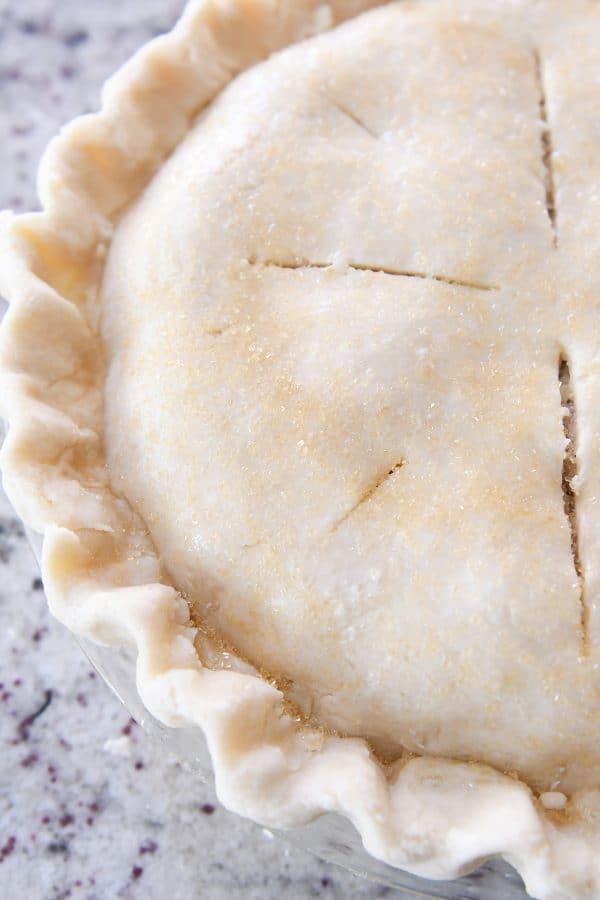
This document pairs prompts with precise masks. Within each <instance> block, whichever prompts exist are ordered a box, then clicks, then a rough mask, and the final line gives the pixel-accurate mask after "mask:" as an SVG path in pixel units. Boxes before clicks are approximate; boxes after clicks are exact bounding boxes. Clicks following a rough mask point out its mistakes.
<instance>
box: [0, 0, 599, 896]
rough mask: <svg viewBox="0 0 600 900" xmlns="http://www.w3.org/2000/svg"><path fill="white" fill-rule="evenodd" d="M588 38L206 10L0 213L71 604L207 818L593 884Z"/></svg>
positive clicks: (213, 0) (581, 16)
mask: <svg viewBox="0 0 600 900" xmlns="http://www.w3.org/2000/svg"><path fill="white" fill-rule="evenodd" d="M370 7H376V8H373V9H370ZM599 46H600V6H599V5H598V3H597V2H594V0H572V2H570V3H568V4H567V3H564V2H559V0H540V2H533V0H529V2H526V0H459V2H457V0H453V2H450V0H447V2H445V0H418V2H417V0H415V2H411V0H407V2H393V3H390V4H387V5H380V4H377V3H375V2H367V0H365V2H362V0H335V2H330V3H328V4H321V5H320V4H318V3H316V2H314V0H294V2H292V0H280V2H278V3H276V4H273V3H272V2H270V0H227V2H226V0H202V2H192V3H190V4H189V5H188V7H187V8H186V11H185V12H184V15H183V17H182V19H181V21H180V23H179V24H178V25H177V26H176V28H175V29H174V31H173V32H172V33H171V34H169V35H167V36H165V37H161V38H159V39H157V40H155V41H153V42H152V43H150V44H149V45H148V46H147V47H146V48H144V49H142V51H141V52H140V53H138V55H137V56H135V57H134V59H133V60H132V61H131V62H130V63H128V64H127V65H126V66H125V67H124V68H123V69H122V70H121V71H120V72H119V73H118V74H117V75H116V76H115V77H114V78H113V79H112V80H111V81H110V82H109V83H108V84H107V86H106V88H105V92H104V97H103V108H102V111H101V112H100V113H99V114H97V115H93V116H86V117H83V118H80V119H78V120H76V121H75V122H73V123H72V124H71V125H69V126H68V127H67V128H66V129H65V130H64V131H63V132H62V134H61V135H60V136H59V137H58V138H56V139H55V140H54V141H53V142H52V144H51V145H50V147H49V149H48V151H47V153H46V155H45V157H44V160H43V163H42V168H41V174H40V192H41V201H42V204H43V211H42V212H41V213H34V214H29V215H23V216H19V217H12V216H11V215H10V214H8V213H7V214H4V216H3V219H2V251H1V259H2V263H1V266H0V270H1V271H0V287H1V289H2V291H3V293H4V294H5V295H6V296H7V297H8V298H9V300H10V301H11V307H10V311H9V313H8V314H7V317H6V319H5V321H4V324H3V327H2V338H1V340H2V359H1V365H2V376H3V377H2V408H3V415H4V416H5V417H6V418H7V419H8V420H9V422H10V433H9V436H8V438H7V440H6V443H5V446H4V450H3V456H2V468H3V476H4V481H5V485H6V488H7V490H8V492H9V495H10V496H11V498H12V500H13V502H14V504H15V506H16V508H17V510H18V512H19V513H20V515H21V516H22V517H23V519H24V520H25V522H26V523H27V524H28V525H30V526H31V527H32V528H34V529H36V530H38V531H40V532H42V533H43V534H44V538H45V540H44V557H43V559H44V561H43V568H44V579H45V584H46V588H47V593H48V597H49V601H50V603H51V606H52V608H53V610H54V612H55V613H56V615H57V616H58V617H59V618H60V619H61V620H62V621H63V622H65V623H66V624H67V625H68V626H69V627H70V628H72V629H73V630H74V631H75V632H77V633H80V634H84V635H86V636H88V637H91V638H93V639H95V640H97V641H100V642H103V643H106V644H119V643H123V642H126V643H129V644H131V645H135V646H136V647H137V650H138V654H139V655H138V664H137V665H138V686H139V691H140V693H141V696H142V698H143V700H144V702H145V703H146V705H147V707H148V708H149V709H150V710H151V712H152V713H153V714H154V715H155V716H157V717H158V718H159V719H161V720H162V721H163V722H165V723H167V724H169V725H182V724H190V723H195V724H197V725H199V726H201V727H202V728H203V729H204V731H205V734H206V736H207V739H208V742H209V746H210V750H211V754H212V757H213V761H214V766H215V773H216V780H217V788H218V791H219V794H220V797H221V799H222V801H223V802H224V803H225V804H226V805H227V806H228V807H230V808H231V809H233V810H235V811H237V812H239V813H241V814H243V815H246V816H250V817H252V818H254V819H256V820H258V821H260V822H262V823H264V824H266V825H270V826H277V827H286V826H291V825H295V824H299V823H302V822H306V821H308V820H310V819H311V818H314V817H315V816H317V815H319V814H320V813H322V812H324V811H337V812H340V813H342V814H344V815H346V816H348V817H349V818H350V819H351V821H352V822H353V823H354V824H355V825H356V827H357V828H358V830H359V831H360V833H361V836H362V838H363V841H364V843H365V846H366V847H367V849H368V850H369V852H371V853H372V854H373V855H374V856H376V857H378V858H380V859H383V860H385V861H386V862H388V863H390V864H391V865H395V866H400V867H402V868H405V869H408V870H409V871H412V872H414V873H416V874H419V875H424V876H427V877H434V878H440V877H443V878H451V877H455V876H456V875H458V874H460V873H461V872H464V871H467V870H468V869H469V868H473V867H475V866H476V865H477V864H478V863H479V862H480V861H481V860H482V859H483V858H486V857H488V856H491V855H494V854H502V855H503V856H504V857H505V858H506V859H508V860H509V861H510V862H511V863H512V864H513V865H515V866H516V867H517V869H518V870H519V871H520V873H521V874H522V876H523V878H524V879H525V883H526V886H527V889H528V891H529V892H530V893H531V894H533V895H535V896H537V897H540V898H553V900H554V898H563V897H574V898H584V897H586V898H590V897H600V856H599V855H598V852H597V848H598V845H599V839H600V745H599V740H598V739H599V737H600V705H599V698H600V607H599V603H600V338H599V336H598V335H599V334H600V327H599V326H600V152H599V149H600V55H599V53H598V48H599Z"/></svg>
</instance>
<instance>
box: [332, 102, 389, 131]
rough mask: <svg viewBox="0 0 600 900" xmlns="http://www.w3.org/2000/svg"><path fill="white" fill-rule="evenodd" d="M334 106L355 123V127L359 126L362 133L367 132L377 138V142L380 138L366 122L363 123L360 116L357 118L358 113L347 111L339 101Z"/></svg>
mask: <svg viewBox="0 0 600 900" xmlns="http://www.w3.org/2000/svg"><path fill="white" fill-rule="evenodd" d="M333 106H334V108H335V109H337V110H338V112H340V113H341V114H342V115H343V116H345V117H346V118H347V119H350V120H351V121H352V122H354V124H355V125H358V127H359V128H360V129H361V130H362V131H364V132H366V133H367V134H368V135H369V136H370V137H372V138H375V140H377V139H378V138H379V135H378V134H377V133H376V132H375V131H373V130H372V129H371V128H369V126H368V125H367V124H366V122H363V120H362V119H361V118H360V117H359V116H357V115H356V113H353V112H352V111H351V110H349V109H347V108H346V107H345V106H342V104H341V103H339V102H338V101H337V100H336V101H335V102H334V104H333Z"/></svg>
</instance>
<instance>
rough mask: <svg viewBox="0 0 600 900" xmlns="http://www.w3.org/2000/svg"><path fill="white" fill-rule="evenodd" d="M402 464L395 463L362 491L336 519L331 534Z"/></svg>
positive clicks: (402, 464)
mask: <svg viewBox="0 0 600 900" xmlns="http://www.w3.org/2000/svg"><path fill="white" fill-rule="evenodd" d="M404 464H405V460H403V459H402V460H400V462H398V463H396V465H395V466H393V467H392V468H391V469H390V470H389V472H386V473H385V475H384V476H383V477H381V478H378V479H377V480H376V481H374V482H373V484H371V485H370V487H368V488H367V489H366V491H364V492H363V494H362V495H361V496H360V497H359V498H358V500H357V501H356V503H355V504H354V505H353V506H351V507H350V509H349V510H348V511H347V512H345V513H344V515H343V516H342V517H341V518H340V519H338V521H337V522H336V523H335V525H334V526H333V527H332V529H331V533H332V534H333V533H334V532H336V531H337V530H338V528H339V527H340V525H343V523H344V522H346V521H347V519H349V518H350V516H352V515H353V514H354V513H355V512H356V510H357V509H359V508H360V507H361V506H363V505H364V504H365V503H368V502H369V500H371V498H372V497H373V495H374V494H375V493H376V492H377V491H378V490H379V488H380V487H381V486H382V485H383V484H385V482H386V481H388V480H389V479H390V478H392V477H393V476H394V475H395V474H396V472H398V471H399V470H400V469H401V468H402V467H403V466H404Z"/></svg>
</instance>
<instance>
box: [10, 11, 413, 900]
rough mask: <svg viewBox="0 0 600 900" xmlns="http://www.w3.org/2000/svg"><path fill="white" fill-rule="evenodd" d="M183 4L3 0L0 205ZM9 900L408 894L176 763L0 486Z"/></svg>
mask: <svg viewBox="0 0 600 900" xmlns="http://www.w3.org/2000/svg"><path fill="white" fill-rule="evenodd" d="M180 8H181V3H180V2H179V0H22V2H16V0H0V134H1V136H2V140H1V142H0V208H2V207H6V206H10V207H12V208H13V209H15V210H23V209H29V208H33V207H34V206H35V193H34V181H35V167H36V162H37V160H38V158H39V155H40V153H41V151H42V149H43V148H44V146H45V144H46V142H47V140H48V139H49V137H51V136H52V134H53V133H54V132H55V131H56V130H57V128H58V126H59V125H60V124H61V123H62V122H64V121H67V120H68V119H69V118H71V117H72V116H74V115H75V114H77V113H80V112H83V111H86V110H92V109H94V108H96V107H97V105H98V102H99V88H100V85H101V83H102V81H103V79H104V78H105V77H106V76H107V75H108V74H109V73H110V72H111V71H113V70H114V69H115V68H116V66H117V65H118V64H119V63H120V62H122V61H123V60H125V59H126V58H127V57H128V56H129V55H130V53H131V52H132V51H133V50H134V49H135V48H136V47H137V46H139V45H140V44H142V43H143V42H144V41H145V40H147V39H148V38H150V37H151V36H153V35H155V34H157V33H159V32H161V31H164V30H165V29H167V28H168V27H169V26H170V24H171V23H172V22H173V20H174V18H175V17H176V15H177V13H178V11H179V10H180ZM0 753H1V760H2V762H1V764H0V897H1V898H2V900H50V898H52V900H59V898H61V900H62V898H67V897H72V898H89V900H92V898H94V900H113V898H134V900H135V898H148V900H167V898H168V900H192V898H206V900H221V898H226V897H227V898H243V900H259V898H260V900H270V898H273V900H275V898H277V900H287V898H294V900H295V898H298V900H303V898H309V897H323V898H331V900H334V898H335V900H342V898H344V900H359V898H361V900H362V898H365V900H366V898H377V897H383V896H389V897H396V898H401V897H402V894H401V893H399V892H396V891H393V890H390V889H388V888H383V887H377V886H375V885H370V884H368V883H366V882H362V881H358V880H355V879H354V878H353V877H352V876H351V875H347V874H345V873H344V872H342V871H341V870H339V869H336V868H333V867H331V866H328V865H326V864H325V863H321V862H319V861H318V860H315V859H313V858H312V857H310V856H308V855H305V854H303V853H302V852H300V851H297V850H289V849H287V848H286V847H285V846H284V845H282V844H281V843H280V842H279V841H277V840H274V839H273V838H270V837H269V836H268V835H267V834H265V833H264V832H263V831H262V830H261V829H260V828H258V827H257V826H254V825H252V824H251V823H248V822H245V821H242V820H241V819H238V818H237V817H235V816H232V815H230V814H229V813H227V812H225V811H224V810H223V809H221V808H219V807H218V805H217V803H216V800H215V797H214V795H213V793H212V789H210V788H209V787H207V786H206V785H203V784H202V783H201V782H199V781H197V780H195V779H193V778H192V776H190V775H188V774H187V773H185V772H184V771H183V770H182V769H181V768H180V767H179V765H178V764H177V763H175V762H174V761H173V760H169V759H165V758H164V755H163V754H162V752H160V751H159V748H157V747H155V746H154V745H153V744H152V743H151V742H150V740H149V739H148V738H146V737H145V735H144V734H143V733H142V732H141V731H140V729H139V728H138V727H137V726H136V725H135V723H134V722H132V721H131V720H130V719H129V717H128V715H127V713H126V712H125V710H124V709H123V707H122V706H120V704H119V703H118V701H117V700H116V699H115V698H114V697H113V695H112V694H111V693H110V692H109V690H108V688H107V687H106V686H105V685H104V684H103V683H101V681H100V679H99V678H98V677H96V676H95V674H94V672H93V671H92V670H91V668H90V665H89V663H88V662H87V660H86V659H85V658H84V656H83V654H82V653H81V651H80V650H79V648H78V646H77V645H76V644H75V641H74V640H73V639H72V638H71V637H70V635H69V634H68V633H67V632H66V631H65V630H64V629H63V628H62V627H61V626H60V625H59V624H58V623H56V622H55V621H54V620H53V619H52V618H51V617H50V615H49V613H48V611H47V609H46V605H45V600H44V595H43V591H42V588H41V583H40V581H39V579H38V577H37V570H36V564H35V562H34V560H33V557H32V555H31V552H30V550H29V547H28V545H27V543H26V539H25V536H24V533H23V530H22V528H21V526H20V524H19V522H18V521H17V520H16V519H15V517H14V515H13V514H12V511H11V509H10V506H9V504H8V501H7V500H6V498H5V497H4V495H3V494H2V492H1V491H0Z"/></svg>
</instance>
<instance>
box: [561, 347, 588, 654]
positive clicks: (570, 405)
mask: <svg viewBox="0 0 600 900" xmlns="http://www.w3.org/2000/svg"><path fill="white" fill-rule="evenodd" d="M558 381H559V385H560V402H561V406H562V411H563V431H564V435H565V440H566V446H565V452H564V456H563V465H562V494H563V508H564V511H565V516H566V518H567V521H568V523H569V529H570V531H571V554H572V556H573V567H574V569H575V574H576V575H577V581H578V583H579V602H580V606H581V649H582V653H583V654H587V653H588V652H589V634H588V619H589V610H588V606H587V602H586V593H585V580H584V573H583V566H582V564H581V555H580V552H579V531H578V527H577V493H576V487H575V486H574V484H573V482H574V481H575V482H576V477H577V473H578V462H577V410H576V408H575V396H574V393H573V386H572V382H571V370H570V366H569V360H568V359H567V357H566V355H565V354H564V353H561V355H560V356H559V359H558Z"/></svg>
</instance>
